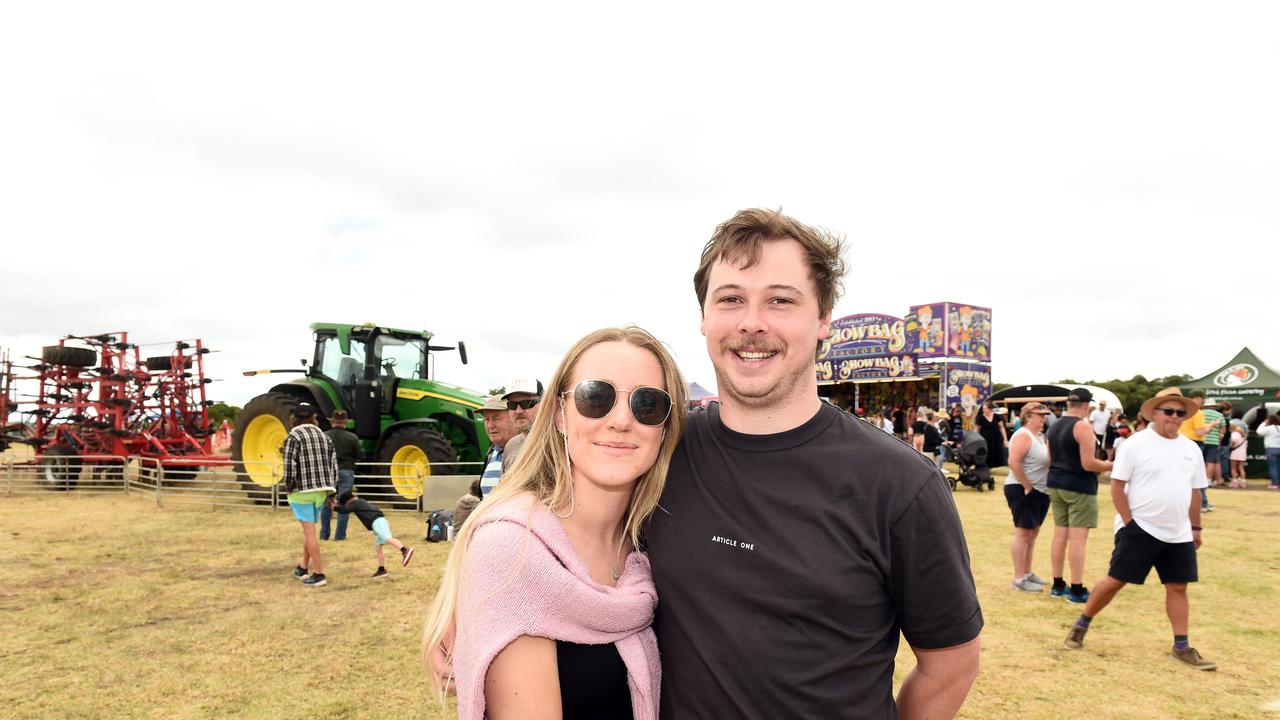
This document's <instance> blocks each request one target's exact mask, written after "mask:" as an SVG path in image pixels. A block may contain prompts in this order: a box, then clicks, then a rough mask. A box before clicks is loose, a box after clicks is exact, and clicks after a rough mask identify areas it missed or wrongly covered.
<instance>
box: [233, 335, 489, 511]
mask: <svg viewBox="0 0 1280 720" xmlns="http://www.w3.org/2000/svg"><path fill="white" fill-rule="evenodd" d="M311 329H312V331H313V332H314V333H315V343H316V347H315V356H314V359H313V360H312V362H311V364H310V366H309V367H306V368H305V369H302V370H251V371H249V372H246V373H245V375H261V374H267V373H290V372H296V373H304V377H302V378H301V379H298V380H293V381H290V382H287V383H282V384H280V385H276V386H275V387H273V388H271V390H270V391H269V392H267V393H266V394H264V395H259V396H258V397H256V398H254V399H252V400H250V401H249V403H248V404H247V405H245V407H244V409H243V410H241V411H240V415H239V417H237V418H236V427H235V436H234V438H233V440H232V445H231V458H232V460H234V461H235V462H236V471H237V472H238V473H240V477H242V478H244V480H243V481H242V482H243V483H244V485H245V487H246V489H247V490H249V491H251V494H252V495H255V496H258V497H261V494H262V490H269V489H270V488H271V487H272V486H273V485H275V484H276V483H277V482H279V481H280V479H281V477H282V466H283V460H282V458H281V455H280V448H281V446H282V445H283V444H284V439H285V436H286V435H287V434H288V432H289V427H290V416H291V414H292V412H293V409H294V408H295V407H297V405H298V403H301V402H309V403H311V404H313V405H314V406H315V407H316V409H317V410H318V411H319V413H320V415H321V418H320V426H321V427H323V428H328V427H329V421H328V418H329V417H330V416H331V415H333V411H334V410H346V411H347V414H348V415H349V416H350V419H351V424H349V425H348V426H347V428H348V429H349V430H351V431H352V432H354V433H355V434H356V435H357V436H358V437H359V438H360V440H361V441H362V442H363V444H364V450H365V457H366V459H370V460H373V461H376V462H379V463H389V465H384V466H381V467H379V468H378V470H377V471H376V474H377V475H380V476H382V475H385V476H386V481H385V482H386V484H387V485H389V489H390V490H393V491H394V492H395V493H396V494H397V495H399V496H400V497H401V498H404V499H405V500H416V499H417V498H418V496H419V495H421V494H422V482H421V480H422V478H424V477H425V476H427V475H431V474H433V473H435V474H449V475H452V474H456V473H458V472H460V471H462V472H467V471H469V470H470V468H471V467H473V468H476V470H475V472H478V468H479V466H478V465H476V466H470V467H468V466H459V465H457V464H456V463H469V462H475V463H478V462H481V461H483V460H484V457H485V453H487V452H488V451H489V438H488V436H487V435H486V434H485V432H484V421H483V419H482V418H481V417H480V413H479V412H478V410H479V408H480V406H481V405H482V404H483V403H484V398H483V397H482V396H480V395H478V394H476V393H474V392H472V391H470V390H467V389H465V388H461V387H458V386H456V385H450V384H447V383H442V382H438V381H436V380H433V379H431V369H432V365H433V363H432V357H431V353H433V352H443V351H450V350H454V349H455V348H452V347H441V346H436V345H432V344H431V337H432V335H431V333H429V332H425V331H418V330H398V329H396V328H387V327H380V326H377V325H373V324H365V325H339V324H334V323H315V324H313V325H312V326H311ZM456 349H457V350H458V352H459V354H460V356H461V360H462V362H463V363H464V364H465V363H466V362H467V348H466V346H465V345H464V344H463V343H458V347H457V348H456ZM303 365H304V366H306V365H307V363H306V361H303ZM451 463H454V464H451ZM357 474H358V475H364V473H361V472H359V471H358V472H357ZM357 484H358V485H361V486H367V485H368V484H369V482H368V480H367V479H363V478H362V479H361V480H358V481H357ZM366 489H372V488H367V487H366Z"/></svg>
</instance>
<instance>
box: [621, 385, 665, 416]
mask: <svg viewBox="0 0 1280 720" xmlns="http://www.w3.org/2000/svg"><path fill="white" fill-rule="evenodd" d="M670 414H671V396H670V395H668V394H666V393H665V392H663V391H662V390H659V389H657V388H651V387H638V388H636V389H635V390H632V391H631V416H632V417H634V418H635V419H636V422H638V423H640V424H641V425H661V424H662V423H664V422H666V421H667V415H670Z"/></svg>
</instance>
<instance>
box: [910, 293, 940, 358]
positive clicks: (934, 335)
mask: <svg viewBox="0 0 1280 720" xmlns="http://www.w3.org/2000/svg"><path fill="white" fill-rule="evenodd" d="M946 319H947V304H946V303H932V304H929V305H915V306H913V307H912V308H911V312H910V313H907V317H906V331H907V338H908V348H909V349H910V350H911V351H912V352H914V353H915V355H916V357H917V358H920V359H922V360H923V359H925V358H933V357H945V356H946V354H947V333H946Z"/></svg>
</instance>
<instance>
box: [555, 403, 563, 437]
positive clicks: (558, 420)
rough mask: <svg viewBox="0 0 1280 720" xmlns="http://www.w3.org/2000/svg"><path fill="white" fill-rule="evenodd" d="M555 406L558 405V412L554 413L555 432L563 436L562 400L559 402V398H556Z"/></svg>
mask: <svg viewBox="0 0 1280 720" xmlns="http://www.w3.org/2000/svg"><path fill="white" fill-rule="evenodd" d="M556 405H558V406H559V407H560V412H558V413H556V419H555V423H556V432H558V433H560V434H561V435H563V434H564V427H565V422H564V401H563V400H561V399H559V398H556Z"/></svg>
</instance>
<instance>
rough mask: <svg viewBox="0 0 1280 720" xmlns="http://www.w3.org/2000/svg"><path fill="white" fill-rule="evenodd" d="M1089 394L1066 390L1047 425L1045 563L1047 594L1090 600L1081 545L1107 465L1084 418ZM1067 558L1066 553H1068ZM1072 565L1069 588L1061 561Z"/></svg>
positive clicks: (1095, 516) (1076, 600)
mask: <svg viewBox="0 0 1280 720" xmlns="http://www.w3.org/2000/svg"><path fill="white" fill-rule="evenodd" d="M1091 400H1093V393H1091V392H1089V389H1088V388H1076V389H1075V390H1072V391H1071V392H1069V393H1067V412H1066V413H1065V414H1064V415H1063V416H1062V417H1060V418H1058V421H1057V422H1055V423H1054V424H1053V427H1051V428H1049V432H1048V433H1047V435H1046V437H1047V438H1048V440H1049V479H1048V482H1047V485H1048V486H1049V501H1050V502H1049V505H1050V507H1051V508H1052V509H1053V522H1054V525H1055V527H1054V528H1053V545H1052V546H1051V547H1050V551H1049V562H1050V564H1051V565H1052V566H1053V589H1052V590H1050V591H1049V594H1050V595H1053V596H1055V597H1061V596H1064V595H1065V596H1066V598H1067V600H1068V601H1069V602H1073V603H1083V602H1085V601H1087V600H1088V599H1089V591H1088V590H1086V589H1085V587H1084V558H1085V546H1086V545H1087V544H1088V542H1089V530H1090V529H1091V528H1095V527H1097V526H1098V476H1097V473H1100V472H1106V471H1108V470H1110V469H1111V463H1110V462H1108V461H1106V460H1099V459H1098V457H1097V455H1096V454H1095V450H1096V449H1097V439H1096V438H1095V437H1094V435H1093V428H1092V427H1090V425H1089V422H1088V419H1087V418H1088V417H1089V402H1090V401H1091ZM1068 556H1069V557H1068ZM1065 562H1069V563H1070V566H1071V587H1070V588H1069V589H1068V587H1067V584H1066V582H1065V581H1064V580H1063V574H1062V570H1063V565H1064V563H1065Z"/></svg>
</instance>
